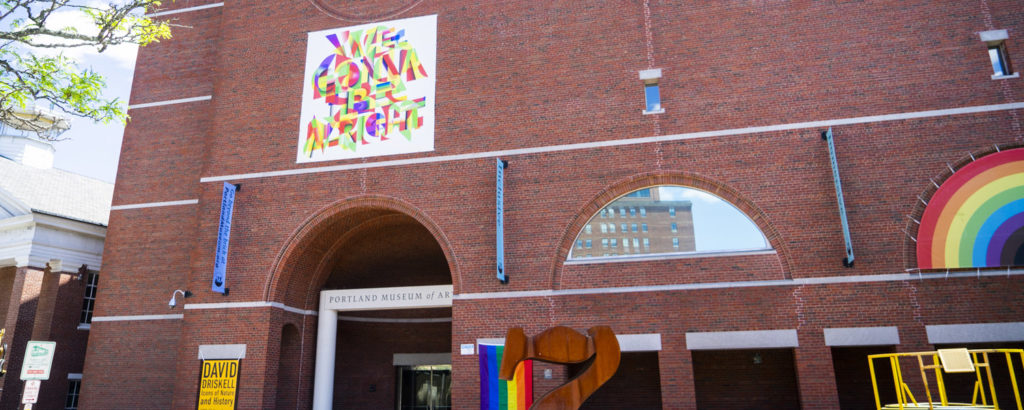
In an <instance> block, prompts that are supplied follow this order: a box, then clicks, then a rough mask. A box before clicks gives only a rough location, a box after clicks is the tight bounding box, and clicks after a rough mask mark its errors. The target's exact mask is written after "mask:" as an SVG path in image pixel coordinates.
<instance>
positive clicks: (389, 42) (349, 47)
mask: <svg viewBox="0 0 1024 410" xmlns="http://www.w3.org/2000/svg"><path fill="white" fill-rule="evenodd" d="M436 55H437V15H430V16H422V17H414V18H408V19H402V20H392V21H385V22H380V23H371V24H363V25H359V26H352V27H344V28H337V29H331V30H322V31H316V32H312V33H309V39H308V43H307V45H306V66H305V67H306V68H305V74H304V75H303V82H302V109H301V114H300V115H301V119H300V121H299V137H298V147H297V156H296V161H297V162H299V163H304V162H315V161H330V160H339V159H350V158H364V157H372V156H378V155H395V154H408V153H413V152H426V151H433V150H434V85H435V79H436V76H437V72H436V71H435V66H436V60H437V56H436Z"/></svg>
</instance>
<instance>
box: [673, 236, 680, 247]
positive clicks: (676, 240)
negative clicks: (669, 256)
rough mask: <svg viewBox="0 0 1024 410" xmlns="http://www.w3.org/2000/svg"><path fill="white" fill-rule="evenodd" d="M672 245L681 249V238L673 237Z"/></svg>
mask: <svg viewBox="0 0 1024 410" xmlns="http://www.w3.org/2000/svg"><path fill="white" fill-rule="evenodd" d="M672 247H673V248H676V249H679V238H672Z"/></svg>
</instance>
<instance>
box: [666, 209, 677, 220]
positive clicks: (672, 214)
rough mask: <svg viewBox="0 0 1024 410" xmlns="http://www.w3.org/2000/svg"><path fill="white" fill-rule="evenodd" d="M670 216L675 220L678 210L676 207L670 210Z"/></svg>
mask: <svg viewBox="0 0 1024 410" xmlns="http://www.w3.org/2000/svg"><path fill="white" fill-rule="evenodd" d="M668 216H671V217H673V218H675V217H676V208H674V207H672V208H668Z"/></svg>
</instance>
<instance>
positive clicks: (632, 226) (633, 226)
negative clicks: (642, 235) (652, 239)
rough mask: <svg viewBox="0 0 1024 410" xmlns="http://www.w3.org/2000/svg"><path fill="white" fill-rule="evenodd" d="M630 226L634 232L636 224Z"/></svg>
mask: <svg viewBox="0 0 1024 410" xmlns="http://www.w3.org/2000/svg"><path fill="white" fill-rule="evenodd" d="M630 227H631V228H633V232H636V224H632V225H631V226H630Z"/></svg>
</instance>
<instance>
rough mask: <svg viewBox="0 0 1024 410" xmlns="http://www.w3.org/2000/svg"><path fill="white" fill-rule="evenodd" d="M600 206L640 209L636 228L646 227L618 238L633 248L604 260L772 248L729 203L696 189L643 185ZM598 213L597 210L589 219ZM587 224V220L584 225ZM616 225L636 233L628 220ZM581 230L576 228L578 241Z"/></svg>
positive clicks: (574, 255) (577, 253)
mask: <svg viewBox="0 0 1024 410" xmlns="http://www.w3.org/2000/svg"><path fill="white" fill-rule="evenodd" d="M605 208H606V209H607V208H611V209H615V208H618V209H623V210H624V209H634V208H639V209H644V212H645V214H646V216H647V218H646V220H645V222H646V223H644V224H640V226H641V227H643V228H647V229H642V230H643V231H644V232H648V233H646V235H647V237H645V238H642V239H641V238H623V239H622V246H623V247H624V248H627V249H629V248H632V250H631V251H629V252H626V253H625V254H622V255H618V256H615V255H612V256H606V257H603V258H614V259H629V258H635V257H637V256H646V255H659V254H675V255H689V254H700V253H719V252H742V251H752V250H766V249H771V246H770V245H769V244H768V241H767V240H765V237H764V235H763V234H762V233H761V231H760V230H759V229H758V228H757V225H755V224H754V222H753V221H751V220H750V218H749V217H747V216H746V215H745V214H743V212H740V210H738V209H736V207H735V206H733V205H732V204H730V203H729V202H726V201H725V200H723V199H721V198H719V197H717V196H715V195H713V194H710V193H708V192H705V191H701V190H699V189H695V188H688V187H681V186H672V185H659V186H653V187H648V188H644V189H640V190H637V191H633V192H630V193H629V194H626V195H623V196H621V197H619V198H618V199H616V200H614V201H612V202H610V203H608V204H607V205H605ZM620 213H621V212H620ZM599 217H600V214H599V213H598V214H595V215H593V216H592V217H591V219H594V218H599ZM590 223H591V221H588V225H589V224H590ZM621 228H622V229H621V231H622V232H636V231H637V228H636V225H634V224H629V225H628V228H629V229H627V226H626V225H625V224H623V226H621ZM583 234H584V232H580V234H579V235H577V239H579V238H580V235H583ZM612 243H614V242H612ZM610 244H611V243H610ZM611 246H612V247H614V246H615V245H611ZM599 256H600V255H599ZM588 257H589V255H586V254H584V253H583V252H582V251H576V250H573V251H572V252H571V253H570V254H569V259H570V260H573V259H575V260H579V259H586V258H588Z"/></svg>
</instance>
